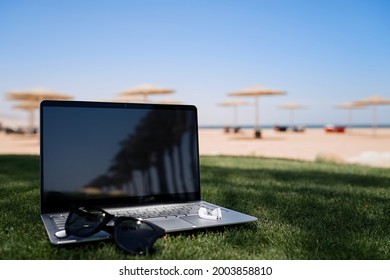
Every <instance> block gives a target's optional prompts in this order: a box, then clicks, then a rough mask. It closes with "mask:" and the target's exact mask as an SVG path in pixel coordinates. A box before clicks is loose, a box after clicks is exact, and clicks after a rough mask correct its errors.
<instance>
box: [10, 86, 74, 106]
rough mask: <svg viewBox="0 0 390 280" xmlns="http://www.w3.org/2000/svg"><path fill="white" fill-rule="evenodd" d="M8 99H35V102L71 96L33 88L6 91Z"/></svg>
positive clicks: (63, 98) (70, 97)
mask: <svg viewBox="0 0 390 280" xmlns="http://www.w3.org/2000/svg"><path fill="white" fill-rule="evenodd" d="M7 98H8V99H9V100H21V101H35V102H37V103H39V102H41V101H42V100H55V99H57V100H69V99H73V97H72V96H70V95H67V94H64V93H59V92H56V91H52V90H49V89H45V88H33V89H29V90H20V91H10V92H8V93H7Z"/></svg>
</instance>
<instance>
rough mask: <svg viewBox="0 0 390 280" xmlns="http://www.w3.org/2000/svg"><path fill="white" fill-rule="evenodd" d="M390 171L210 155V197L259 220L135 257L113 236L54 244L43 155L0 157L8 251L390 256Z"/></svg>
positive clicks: (206, 160) (2, 231) (100, 255)
mask: <svg viewBox="0 0 390 280" xmlns="http://www.w3.org/2000/svg"><path fill="white" fill-rule="evenodd" d="M389 171H390V170H389V169H381V168H368V167H359V166H348V165H338V164H333V163H326V162H317V163H308V162H299V161H288V160H276V159H262V158H249V157H202V158H201V179H202V184H203V194H202V196H203V198H204V199H205V200H208V201H210V202H214V203H217V204H221V205H224V206H226V207H230V208H233V209H236V210H238V211H242V212H246V213H248V214H251V215H254V216H257V217H258V218H259V221H258V222H257V223H252V224H247V225H242V226H236V227H227V228H220V229H218V230H201V231H194V232H187V233H180V234H173V235H167V236H166V237H164V238H163V239H159V240H158V241H157V242H156V244H155V248H156V252H155V253H154V254H151V255H148V256H145V257H133V256H129V255H126V254H124V253H123V252H122V251H120V250H119V249H117V248H116V246H115V245H114V243H113V242H112V241H105V242H95V243H88V244H82V245H76V246H74V245H73V246H53V245H51V244H50V242H49V241H48V238H47V236H46V232H45V230H44V227H43V224H42V222H41V219H40V216H39V158H38V157H34V156H0V258H1V259H132V258H135V259H305V260H306V259H390V172H389Z"/></svg>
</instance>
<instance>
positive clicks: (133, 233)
mask: <svg viewBox="0 0 390 280" xmlns="http://www.w3.org/2000/svg"><path fill="white" fill-rule="evenodd" d="M111 221H113V222H114V226H109V225H107V224H108V223H110V222H111ZM101 230H104V231H106V232H108V233H111V234H113V236H114V240H115V243H116V245H117V246H118V247H120V248H121V249H123V250H124V251H126V252H128V253H131V254H136V255H144V254H146V253H148V252H150V251H151V249H152V247H153V245H154V243H155V242H156V240H157V238H160V237H162V236H163V235H164V233H165V231H164V230H163V229H162V228H160V227H159V226H157V225H155V224H153V223H151V222H148V221H144V220H139V219H136V218H133V217H117V216H115V215H112V214H110V213H108V212H106V211H104V210H103V209H100V208H97V207H78V208H74V209H72V210H71V211H70V213H69V216H68V219H67V220H66V223H65V231H66V235H67V236H70V235H73V236H76V237H88V236H91V235H93V234H95V233H97V232H99V231H101Z"/></svg>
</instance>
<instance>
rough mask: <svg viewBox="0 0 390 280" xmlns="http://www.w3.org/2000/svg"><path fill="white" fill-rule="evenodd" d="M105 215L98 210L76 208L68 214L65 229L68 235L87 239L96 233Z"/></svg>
mask: <svg viewBox="0 0 390 280" xmlns="http://www.w3.org/2000/svg"><path fill="white" fill-rule="evenodd" d="M105 216H106V214H105V213H104V212H102V211H100V210H95V209H87V208H78V209H77V210H75V211H73V212H71V213H70V215H69V217H68V219H67V221H66V225H65V229H66V231H67V233H68V234H71V235H74V236H78V237H87V236H90V235H92V234H94V233H96V231H97V229H98V228H99V226H101V225H102V223H103V222H104V219H105Z"/></svg>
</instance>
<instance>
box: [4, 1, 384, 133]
mask: <svg viewBox="0 0 390 280" xmlns="http://www.w3.org/2000/svg"><path fill="white" fill-rule="evenodd" d="M389 14H390V2H388V1H379V0H374V1H348V0H343V1H334V0H330V1H306V0H303V1H261V0H257V1H251V0H248V1H226V0H224V1H221V0H214V1H179V0H165V1H153V0H144V1H135V0H134V1H100V0H93V1H92V0H84V1H55V2H53V1H44V0H36V1H22V0H12V1H11V0H3V1H1V2H0V38H1V44H0V77H1V83H0V123H1V124H2V125H3V126H11V127H12V126H18V125H25V124H26V123H27V115H28V114H30V115H31V114H32V113H31V106H32V105H26V104H24V109H23V108H20V107H23V106H22V105H21V104H20V102H19V103H18V102H16V101H15V100H12V98H11V95H12V93H15V92H20V91H25V90H35V91H37V90H38V89H44V90H46V91H48V90H51V91H54V92H58V93H61V94H65V95H69V96H70V97H71V98H73V99H76V100H104V101H111V100H118V98H119V99H120V98H121V97H123V96H122V95H123V93H124V92H126V91H129V90H134V89H135V88H138V87H139V86H140V85H153V86H156V87H160V88H165V89H170V90H172V91H173V93H172V94H170V95H164V94H161V95H159V94H154V95H153V96H152V95H149V96H148V102H150V101H152V102H168V103H176V102H177V103H187V104H194V105H196V106H197V107H198V110H199V124H200V125H201V126H224V125H226V122H227V120H228V121H230V120H233V113H232V110H230V109H227V108H225V107H224V106H218V104H220V103H221V102H226V101H229V100H231V99H232V98H233V99H234V97H232V96H230V94H231V93H234V92H237V91H240V90H242V89H245V88H249V87H253V86H261V87H265V88H270V89H273V90H278V91H282V92H283V93H284V94H281V95H275V96H264V97H261V98H260V101H259V106H260V112H261V113H260V114H261V116H260V122H261V123H262V124H263V125H266V126H267V125H268V126H273V125H275V124H281V125H282V124H289V123H290V122H291V112H289V110H281V106H282V105H283V104H291V103H296V104H301V105H302V106H304V107H305V108H304V109H303V110H299V111H296V112H295V114H294V123H296V124H301V125H305V126H310V125H314V126H316V125H317V126H323V125H325V124H328V123H332V124H340V125H342V124H346V123H347V120H348V118H347V111H346V110H337V108H336V106H337V105H339V104H344V103H346V102H355V101H359V100H363V99H367V98H369V97H371V96H381V97H383V98H385V99H386V98H387V99H389V98H390V86H389V77H390V56H389V50H390V28H389V27H390V17H389V16H388V15H389ZM240 100H242V101H245V102H248V103H250V104H253V102H254V101H253V100H252V99H251V98H245V97H243V98H241V97H240ZM143 101H145V98H143V100H142V102H143ZM250 104H249V105H250ZM18 106H19V108H17V107H18ZM26 107H28V108H27V109H26ZM29 108H30V109H29ZM238 110H239V120H238V121H239V123H240V124H241V125H243V126H245V125H248V126H250V125H253V124H254V114H255V107H254V106H246V107H245V108H242V107H240V108H238ZM33 114H36V116H35V117H32V118H33V122H35V126H36V125H37V124H36V122H37V110H35V111H34V113H33ZM376 114H377V122H378V124H379V125H382V126H388V125H389V124H390V106H380V107H378V108H377V112H376ZM371 118H372V112H371V110H358V111H356V112H354V115H353V121H354V123H355V124H357V125H358V124H359V125H370V124H371ZM30 123H31V117H30Z"/></svg>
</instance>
